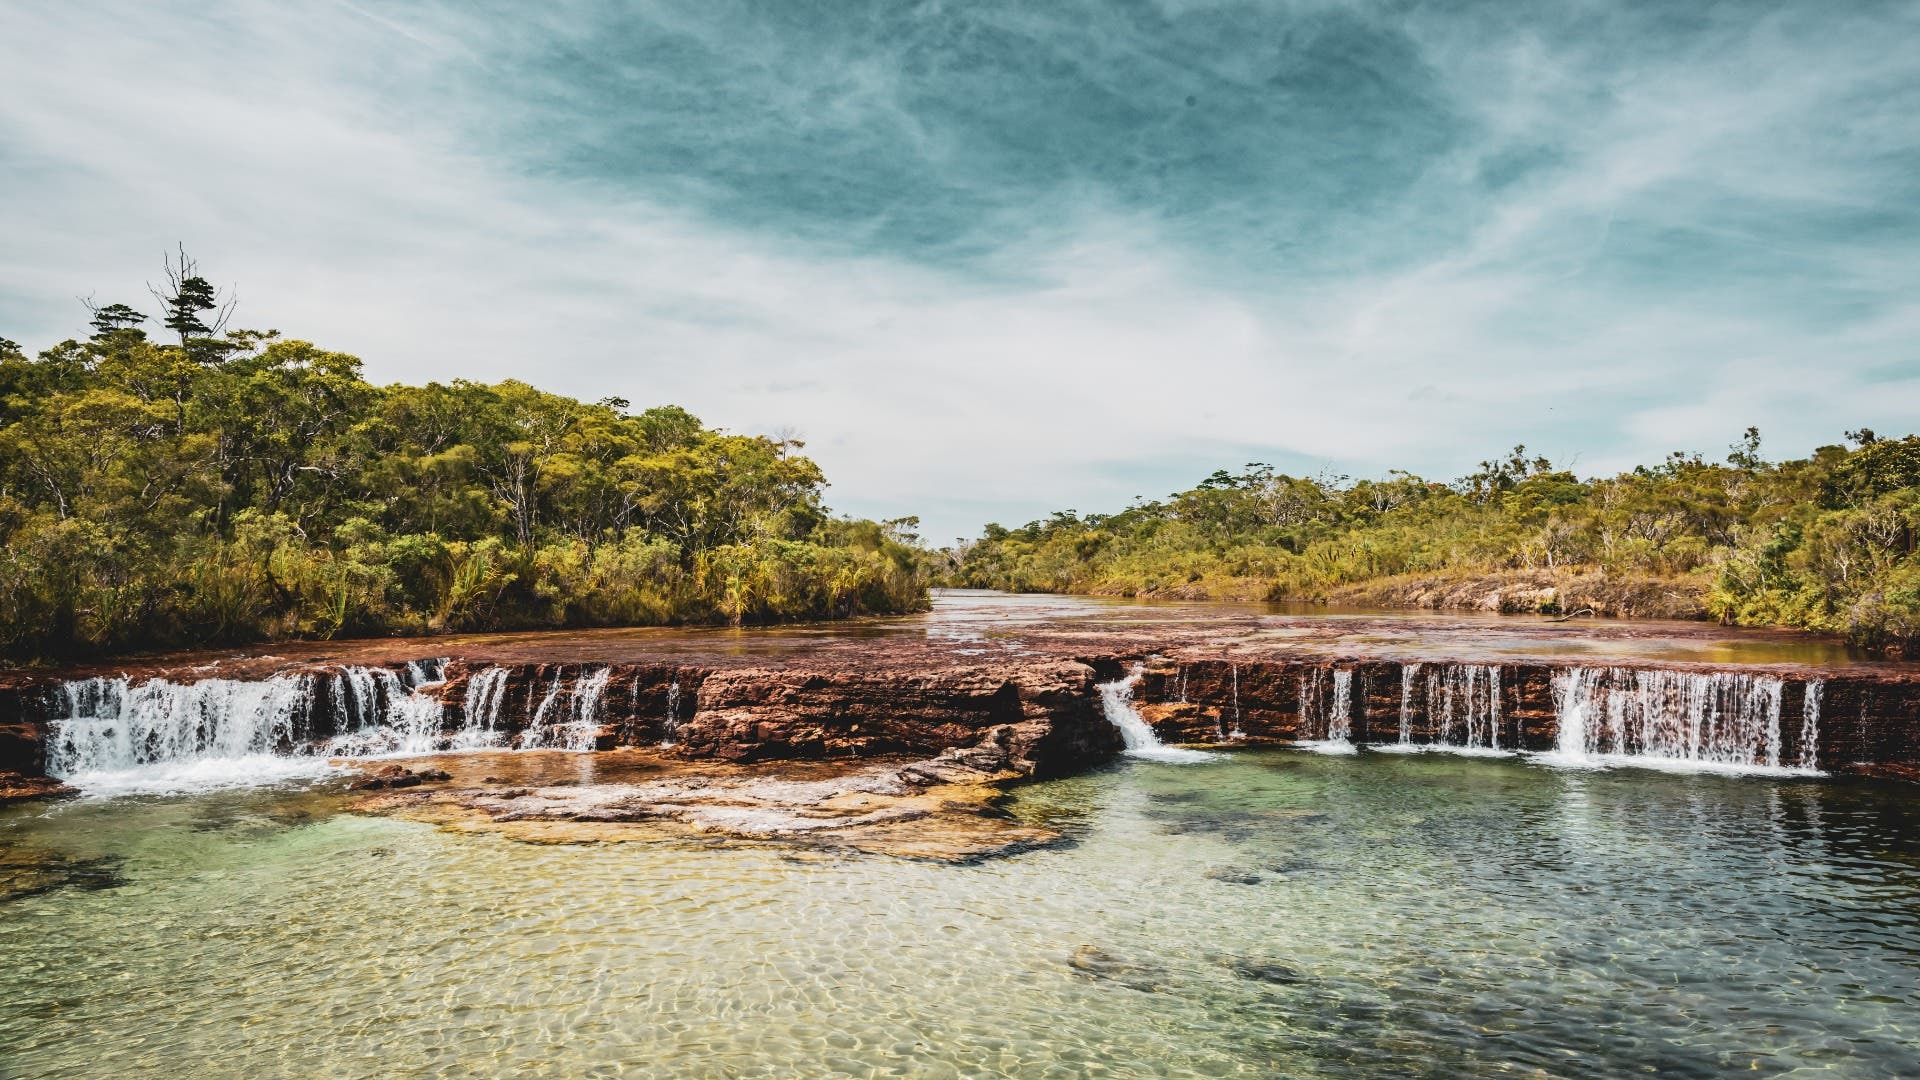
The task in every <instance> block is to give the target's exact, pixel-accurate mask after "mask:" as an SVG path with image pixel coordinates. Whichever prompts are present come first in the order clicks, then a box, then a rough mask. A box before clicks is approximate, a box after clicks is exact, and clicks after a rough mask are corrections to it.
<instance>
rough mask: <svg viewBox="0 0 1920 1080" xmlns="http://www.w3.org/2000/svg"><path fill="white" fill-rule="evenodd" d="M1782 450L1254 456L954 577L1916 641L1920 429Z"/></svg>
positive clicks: (971, 564) (973, 551)
mask: <svg viewBox="0 0 1920 1080" xmlns="http://www.w3.org/2000/svg"><path fill="white" fill-rule="evenodd" d="M1848 441H1849V442H1850V443H1851V445H1850V446H1838V445H1836V446H1823V447H1820V448H1819V449H1817V450H1815V451H1814V452H1813V453H1812V455H1811V456H1810V457H1807V458H1805V459H1801V460H1795V461H1783V462H1778V463H1773V462H1768V461H1765V460H1763V459H1762V458H1761V455H1760V436H1759V432H1758V431H1756V430H1754V429H1751V428H1749V429H1748V430H1747V433H1746V436H1745V438H1744V439H1743V440H1742V441H1741V442H1740V443H1738V444H1736V445H1735V446H1734V447H1732V448H1731V449H1732V452H1731V453H1730V454H1729V455H1728V456H1727V458H1726V459H1725V461H1723V462H1713V461H1707V460H1704V459H1703V458H1702V457H1700V456H1699V455H1690V454H1682V453H1675V454H1672V455H1670V456H1669V457H1668V458H1667V460H1666V461H1664V462H1662V463H1661V464H1659V465H1653V466H1644V467H1640V468H1636V469H1634V470H1633V471H1631V472H1627V473H1622V474H1620V475H1618V476H1613V477H1605V478H1596V479H1587V480H1583V479H1580V478H1579V477H1577V476H1575V475H1574V474H1573V473H1571V472H1569V471H1566V470H1564V469H1558V468H1555V467H1554V466H1553V465H1552V464H1551V463H1550V462H1548V461H1547V460H1545V459H1544V458H1539V457H1530V456H1529V455H1528V454H1527V452H1526V449H1525V448H1524V447H1516V448H1515V449H1514V450H1513V452H1512V453H1511V454H1509V455H1507V456H1506V457H1504V458H1501V459H1498V460H1493V461H1486V462H1482V463H1481V467H1480V469H1479V470H1478V471H1477V472H1475V473H1473V474H1472V475H1469V476H1465V477H1462V478H1460V479H1458V480H1455V481H1453V482H1451V483H1438V482H1434V481H1429V480H1423V479H1421V478H1420V477H1417V476H1413V475H1411V474H1408V473H1404V472H1394V473H1390V474H1389V475H1388V476H1387V477H1386V478H1385V479H1378V480H1352V479H1350V478H1348V477H1344V476H1319V477H1297V476H1289V475H1286V474H1283V473H1278V472H1275V471H1274V470H1273V469H1272V468H1271V467H1269V466H1267V465H1263V464H1253V465H1249V466H1247V468H1246V469H1245V470H1244V471H1243V472H1240V473H1238V474H1230V473H1228V472H1226V471H1221V472H1216V473H1214V474H1213V475H1212V476H1211V477H1209V478H1207V479H1206V480H1204V481H1202V482H1201V483H1200V484H1199V485H1197V486H1195V487H1194V488H1192V489H1191V490H1188V491H1183V492H1180V493H1178V494H1175V495H1172V496H1170V497H1169V498H1167V499H1166V500H1164V501H1158V502H1140V503H1138V504H1136V505H1134V506H1131V507H1129V508H1128V509H1126V510H1125V511H1123V512H1121V513H1117V514H1089V515H1085V516H1081V515H1078V514H1076V513H1074V512H1072V511H1068V512H1064V513H1059V514H1055V515H1054V516H1053V517H1052V518H1050V519H1048V520H1046V521H1037V522H1033V523H1031V524H1028V525H1026V526H1024V527H1022V528H1018V529H1007V528H1002V527H1001V526H998V525H989V526H988V527H987V529H986V531H985V535H984V537H983V538H982V539H980V540H979V541H977V542H974V543H972V544H969V545H964V546H962V547H960V548H957V549H954V550H952V551H949V552H948V558H949V563H948V566H947V570H946V573H945V577H946V579H947V580H948V581H949V582H950V583H952V584H956V585H965V586H971V587H984V588H999V589H1012V590H1016V591H1051V592H1086V593H1102V594H1111V595H1124V596H1178V597H1214V598H1240V599H1261V600H1281V599H1303V600H1319V601H1344V602H1356V603H1385V604H1394V605H1407V604H1413V605H1424V606H1456V605H1463V606H1481V607H1488V608H1498V609H1500V610H1507V611H1516V610H1531V611H1540V612H1544V613H1556V612H1571V611H1575V610H1581V609H1591V610H1594V611H1596V612H1598V613H1600V614H1616V615H1640V616H1692V617H1714V618H1718V619H1720V620H1722V621H1725V622H1727V623H1734V624H1741V625H1779V626H1792V627H1801V628H1806V629H1811V630H1819V631H1825V632H1832V633H1838V634H1843V635H1846V636H1847V637H1848V638H1850V639H1851V640H1853V641H1855V642H1859V643H1862V644H1867V645H1872V646H1878V647H1883V648H1896V649H1899V648H1905V649H1909V650H1910V649H1912V648H1914V647H1915V646H1916V645H1920V560H1916V558H1915V555H1914V544H1915V534H1916V529H1917V528H1920V438H1916V437H1914V436H1911V435H1909V436H1907V437H1905V438H1900V439H1883V438H1880V437H1878V436H1876V435H1875V434H1874V433H1873V432H1872V431H1869V430H1862V431H1855V432H1849V433H1848Z"/></svg>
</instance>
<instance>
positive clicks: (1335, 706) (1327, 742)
mask: <svg viewBox="0 0 1920 1080" xmlns="http://www.w3.org/2000/svg"><path fill="white" fill-rule="evenodd" d="M1328 681H1329V680H1328V678H1327V671H1326V669H1324V668H1313V669H1311V670H1310V671H1309V672H1307V673H1305V674H1303V675H1301V677H1300V727H1301V729H1302V730H1303V731H1304V730H1305V729H1306V728H1308V727H1309V726H1313V727H1318V728H1320V729H1321V730H1323V731H1325V732H1326V736H1327V737H1326V738H1324V739H1302V740H1300V741H1299V742H1297V743H1296V744H1295V745H1297V746H1299V747H1300V748H1301V749H1303V750H1311V751H1313V752H1314V753H1316V754H1352V753H1355V752H1357V751H1356V748H1355V747H1354V745H1353V669H1352V668H1335V669H1334V670H1333V678H1332V680H1331V682H1332V684H1333V686H1332V698H1333V700H1332V702H1331V704H1325V705H1324V707H1323V703H1325V702H1326V699H1327V697H1328V687H1327V684H1328Z"/></svg>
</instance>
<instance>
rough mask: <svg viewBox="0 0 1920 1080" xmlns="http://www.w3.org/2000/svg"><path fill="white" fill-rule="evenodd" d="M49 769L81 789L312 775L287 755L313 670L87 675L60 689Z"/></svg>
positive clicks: (309, 767) (296, 737) (159, 787)
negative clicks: (234, 675) (183, 678)
mask: <svg viewBox="0 0 1920 1080" xmlns="http://www.w3.org/2000/svg"><path fill="white" fill-rule="evenodd" d="M61 698H62V700H61V701H60V702H58V704H59V705H61V706H63V707H64V713H65V715H63V716H56V717H55V718H54V719H53V721H52V722H51V724H50V725H49V730H48V737H47V765H46V768H47V774H48V775H50V776H57V777H59V778H61V779H62V780H65V781H67V782H68V783H71V784H73V785H75V786H76V787H80V788H83V789H99V790H111V791H165V790H173V789H177V788H184V787H197V786H217V785H220V784H222V783H231V782H236V781H237V780H238V779H239V778H241V777H245V776H250V775H255V774H260V773H267V774H271V775H277V776H287V775H298V774H300V773H305V772H311V771H313V765H314V763H313V762H311V761H308V762H304V763H297V762H291V761H289V760H287V759H286V758H284V757H280V756H278V755H282V754H285V753H288V752H290V751H291V750H292V749H293V748H294V747H296V746H297V745H298V744H299V742H300V737H301V734H302V730H301V729H302V725H303V723H304V721H305V718H306V714H307V710H308V707H309V705H310V703H311V702H312V699H313V680H312V679H311V678H310V677H307V676H282V677H278V678H272V679H260V680H248V681H242V680H235V679H203V680H201V681H200V682H194V683H174V682H169V681H167V680H165V679H150V680H148V681H146V682H141V683H133V682H130V681H129V680H127V679H125V678H117V679H82V680H77V681H74V682H69V683H66V684H64V685H63V686H62V687H61Z"/></svg>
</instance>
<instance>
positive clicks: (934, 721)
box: [680, 661, 1121, 776]
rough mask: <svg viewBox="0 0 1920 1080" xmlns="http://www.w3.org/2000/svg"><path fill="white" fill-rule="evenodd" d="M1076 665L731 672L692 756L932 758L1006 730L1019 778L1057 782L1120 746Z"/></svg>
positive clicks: (711, 692) (696, 732) (687, 745)
mask: <svg viewBox="0 0 1920 1080" xmlns="http://www.w3.org/2000/svg"><path fill="white" fill-rule="evenodd" d="M1094 682H1095V673H1094V670H1093V668H1091V667H1089V666H1087V665H1085V664H1081V663H1076V662H1072V661H1065V662H1062V661H1043V662H1038V663H1028V664H1019V665H1013V664H1003V665H995V666H983V667H969V668H958V669H949V670H946V671H938V672H932V673H927V674H908V675H902V674H896V673H888V672H858V671H840V672H802V671H792V670H785V671H763V670H745V671H727V672H717V673H714V674H712V675H709V676H707V677H706V679H705V680H704V681H703V682H702V683H701V689H700V708H699V710H698V711H697V712H695V713H694V714H693V716H692V718H691V719H689V721H688V722H687V724H686V725H685V726H684V727H683V728H682V729H681V733H680V737H681V739H682V741H683V746H684V753H686V754H687V755H689V756H693V757H715V758H720V759H723V760H728V761H756V760H766V759H770V758H831V757H877V756H883V755H888V754H932V753H938V752H940V751H942V750H946V749H950V748H955V747H968V746H974V745H976V744H978V743H980V742H981V741H982V738H983V736H984V734H985V733H986V732H988V731H990V730H996V729H1004V734H1003V735H1001V736H999V737H1001V738H1003V739H1004V740H1005V741H1006V744H1007V746H1008V750H1009V759H1010V761H1011V763H1012V765H1013V767H1014V768H1016V769H1018V770H1019V771H1021V772H1023V773H1025V774H1027V775H1032V776H1052V775H1059V774H1061V773H1064V772H1068V771H1070V770H1072V769H1074V768H1077V767H1079V766H1080V765H1082V764H1084V763H1086V762H1089V761H1097V760H1100V759H1102V758H1105V757H1110V756H1112V755H1113V754H1114V753H1117V752H1118V751H1119V749H1120V746H1121V743H1120V738H1119V733H1118V732H1117V731H1115V730H1114V728H1113V726H1112V725H1111V724H1109V723H1107V721H1106V719H1105V717H1104V715H1103V714H1102V713H1101V712H1100V710H1099V705H1098V699H1097V696H1096V695H1095V693H1094Z"/></svg>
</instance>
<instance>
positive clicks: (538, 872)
mask: <svg viewBox="0 0 1920 1080" xmlns="http://www.w3.org/2000/svg"><path fill="white" fill-rule="evenodd" d="M522 757H524V758H529V759H533V758H539V757H541V755H522ZM551 757H552V758H553V759H555V760H556V761H559V764H558V765H556V766H554V767H555V768H560V769H565V770H573V771H574V772H575V773H576V774H577V775H579V776H580V777H582V778H585V777H586V776H587V775H589V772H590V770H591V768H592V755H551ZM560 759H566V760H563V761H561V760H560ZM326 783H328V784H332V783H334V782H333V781H328V782H326ZM340 803H341V796H340V794H339V793H338V791H337V789H336V788H333V787H320V788H314V789H308V790H301V789H296V788H286V787H282V788H262V789H254V790H251V791H225V792H209V793H203V794H198V795H188V796H171V797H157V796H140V797H131V798H115V799H89V800H82V801H79V802H73V803H67V804H62V805H57V806H37V807H16V808H13V809H10V810H7V811H4V812H0V845H4V846H5V848H6V849H7V852H6V853H7V856H8V858H9V860H11V861H12V862H13V863H16V864H17V863H18V862H19V861H20V860H21V859H22V858H25V857H28V856H33V857H40V858H54V857H59V858H64V859H66V860H68V861H69V862H70V864H71V865H73V866H76V867H82V868H85V869H86V871H87V872H86V873H81V874H77V875H76V880H75V882H74V883H72V884H69V885H66V886H63V887H57V888H53V889H51V890H50V891H45V892H41V893H38V894H36V895H30V896H25V897H24V898H17V899H14V900H12V901H11V902H7V903H4V904H0V956H4V957H5V958H6V963H5V964H4V965H3V966H0V1073H4V1074H6V1075H18V1076H34V1077H52V1076H126V1075H134V1074H141V1075H193V1076H249V1077H260V1076H300V1077H307V1076H316V1075H325V1076H365V1077H382V1078H384V1077H391V1076H401V1075H426V1074H456V1075H466V1074H478V1075H504V1074H506V1073H508V1072H509V1071H512V1070H524V1071H526V1072H528V1073H529V1074H532V1075H555V1076H563V1075H564V1076H574V1075H600V1076H615V1075H632V1076H648V1075H698V1076H767V1077H774V1076H793V1075H809V1076H811V1075H847V1076H887V1075H899V1076H982V1075H987V1076H993V1075H1017V1076H1047V1075H1059V1076H1083V1075H1098V1076H1113V1077H1120V1076H1129V1077H1130V1076H1141V1077H1145V1076H1222V1075H1249V1076H1271V1075H1283V1076H1323V1075H1324V1076H1374V1075H1382V1074H1385V1073H1388V1072H1394V1073H1405V1074H1412V1075H1428V1076H1459V1075H1466V1074H1487V1073H1495V1072H1504V1071H1511V1072H1513V1073H1516V1074H1525V1075H1544V1076H1565V1077H1585V1076H1594V1075H1622V1074H1628V1073H1639V1072H1649V1071H1658V1072H1659V1073H1661V1074H1662V1075H1670V1076H1720V1075H1725V1074H1728V1073H1732V1072H1735V1071H1739V1072H1741V1073H1743V1074H1746V1073H1750V1072H1754V1071H1757V1072H1758V1073H1759V1074H1761V1075H1768V1074H1780V1073H1786V1072H1794V1071H1800V1072H1804V1073H1808V1074H1812V1073H1818V1074H1820V1075H1834V1076H1892V1075H1900V1074H1903V1073H1906V1074H1911V1071H1912V1067H1913V1064H1914V1062H1915V1061H1916V1060H1920V821H1916V816H1920V798H1917V797H1916V794H1915V792H1914V791H1913V790H1912V789H1909V788H1901V787H1885V786H1876V785H1869V784H1864V783H1852V784H1840V783H1833V782H1827V781H1816V780H1791V779H1766V778H1751V777H1749V778H1726V777H1713V776H1676V775H1668V774H1662V773H1653V772H1645V771H1639V770H1619V771H1611V772H1589V771H1578V770H1564V769H1553V768H1548V767H1544V766H1541V765H1537V764H1530V763H1527V762H1525V761H1523V760H1490V759H1485V758H1462V757H1454V756H1451V755H1445V754H1413V755H1409V754H1377V753H1361V754H1358V755H1354V756H1348V757H1328V756H1323V755H1316V754H1311V753H1302V752H1287V751H1269V752H1240V753H1225V754H1220V755H1218V756H1217V757H1216V758H1215V760H1213V761H1211V762H1207V763H1202V764H1180V765H1176V764H1165V763H1159V762H1153V761H1140V760H1122V761H1121V762H1120V763H1118V764H1116V765H1114V766H1113V767H1111V768H1108V769H1105V770H1102V771H1099V772H1096V773H1093V774H1089V775H1086V776H1081V777H1077V778H1073V779H1069V780H1063V781H1058V782H1052V783H1047V784H1043V785H1036V786H1033V787H1029V788H1026V789H1023V790H1021V791H1020V792H1019V793H1018V795H1017V796H1016V798H1015V799H1014V801H1013V803H1012V809H1013V810H1014V812H1015V813H1017V814H1019V815H1020V816H1022V817H1025V818H1029V819H1033V820H1043V821H1046V822H1049V823H1051V824H1054V825H1055V826H1057V827H1061V828H1063V829H1065V830H1067V831H1068V832H1069V833H1070V834H1071V835H1072V836H1073V837H1074V839H1075V843H1074V844H1073V845H1072V846H1068V847H1063V848H1057V849H1051V850H1045V851H1037V852H1030V853H1027V854H1024V855H1021V856H1019V857H1017V858H1013V859H1007V860H1001V861H996V862H990V863H986V864H983V865H979V866H971V867H950V866H940V865H932V864H926V863H916V862H908V861H901V860H895V859H888V858H883V857H842V856H837V855H830V854H824V853H817V852H807V851H797V850H794V849H787V848H776V847H746V848H740V847H721V846H701V845H692V844H618V845H587V846H541V845H530V844H521V843H516V842H513V841H509V840H505V839H503V838H500V837H498V836H491V835H462V834H455V833H448V832H442V831H438V830H436V829H433V828H431V827H428V826H423V825H418V824H413V823H408V822H403V821H395V820H386V819H377V818H365V817H358V816H352V815H345V814H341V813H339V812H338V807H339V805H340Z"/></svg>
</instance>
